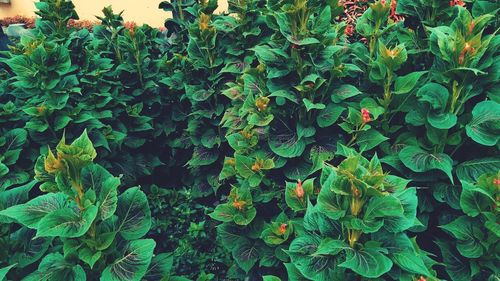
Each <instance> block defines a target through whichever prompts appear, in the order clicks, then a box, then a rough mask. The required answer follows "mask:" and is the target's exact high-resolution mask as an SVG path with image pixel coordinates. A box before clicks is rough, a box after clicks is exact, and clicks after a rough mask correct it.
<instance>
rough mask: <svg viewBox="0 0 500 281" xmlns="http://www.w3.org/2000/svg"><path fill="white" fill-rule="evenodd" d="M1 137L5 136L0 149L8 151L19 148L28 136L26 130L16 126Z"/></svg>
mask: <svg viewBox="0 0 500 281" xmlns="http://www.w3.org/2000/svg"><path fill="white" fill-rule="evenodd" d="M2 137H4V138H5V144H4V145H2V146H3V149H0V151H4V152H5V151H9V150H14V149H18V148H21V147H22V146H23V145H24V144H25V143H26V140H27V138H28V132H26V130H25V129H21V128H17V129H13V130H10V131H8V132H7V133H5V134H4V135H3V136H2Z"/></svg>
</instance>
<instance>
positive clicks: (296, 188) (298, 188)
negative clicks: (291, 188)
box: [295, 180, 304, 198]
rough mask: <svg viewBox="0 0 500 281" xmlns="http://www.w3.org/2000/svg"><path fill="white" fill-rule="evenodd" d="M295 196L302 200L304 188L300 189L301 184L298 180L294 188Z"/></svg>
mask: <svg viewBox="0 0 500 281" xmlns="http://www.w3.org/2000/svg"><path fill="white" fill-rule="evenodd" d="M295 194H296V195H297V197H298V198H304V188H302V182H301V181H300V180H298V181H297V185H296V186H295Z"/></svg>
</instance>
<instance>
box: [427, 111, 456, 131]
mask: <svg viewBox="0 0 500 281" xmlns="http://www.w3.org/2000/svg"><path fill="white" fill-rule="evenodd" d="M457 120H458V118H457V116H456V115H455V114H453V113H435V112H433V111H430V112H429V113H428V114H427V121H428V122H429V124H431V126H432V127H434V128H437V129H442V130H445V129H450V128H452V127H453V126H455V125H456V124H457Z"/></svg>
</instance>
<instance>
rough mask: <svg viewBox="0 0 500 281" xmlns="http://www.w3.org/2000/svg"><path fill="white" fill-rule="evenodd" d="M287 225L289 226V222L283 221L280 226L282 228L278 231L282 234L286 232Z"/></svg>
mask: <svg viewBox="0 0 500 281" xmlns="http://www.w3.org/2000/svg"><path fill="white" fill-rule="evenodd" d="M286 227H287V224H286V223H282V224H281V226H280V229H279V230H278V232H279V233H280V234H281V235H284V234H285V232H286Z"/></svg>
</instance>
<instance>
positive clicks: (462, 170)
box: [455, 157, 500, 183]
mask: <svg viewBox="0 0 500 281" xmlns="http://www.w3.org/2000/svg"><path fill="white" fill-rule="evenodd" d="M499 170H500V158H499V157H487V158H481V159H474V160H469V161H465V162H463V163H460V164H459V165H458V166H457V168H456V170H455V172H456V174H457V177H458V178H459V179H460V180H464V181H467V182H471V183H474V182H476V181H477V179H478V178H479V177H480V176H481V175H483V174H486V173H494V172H497V171H499Z"/></svg>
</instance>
